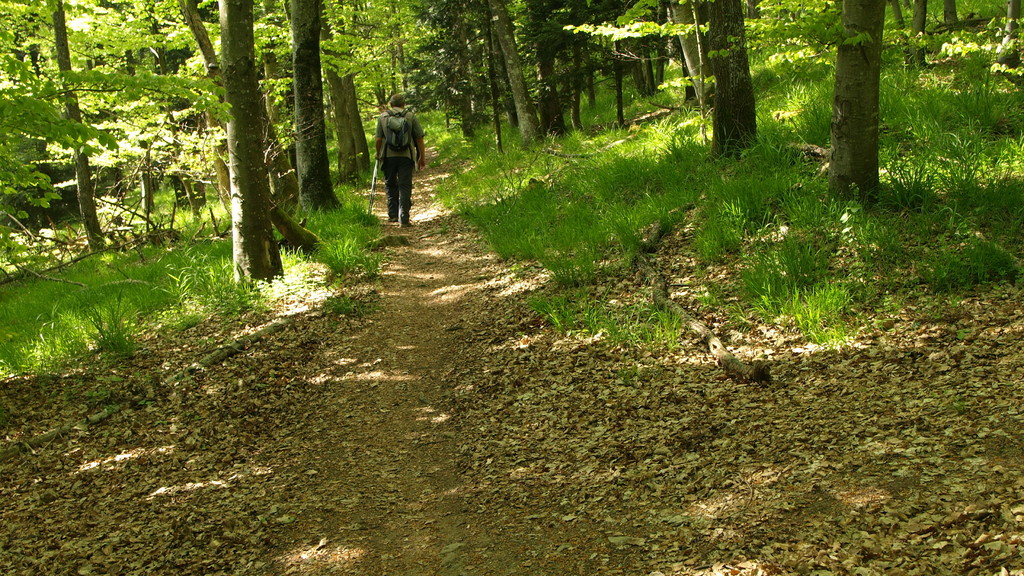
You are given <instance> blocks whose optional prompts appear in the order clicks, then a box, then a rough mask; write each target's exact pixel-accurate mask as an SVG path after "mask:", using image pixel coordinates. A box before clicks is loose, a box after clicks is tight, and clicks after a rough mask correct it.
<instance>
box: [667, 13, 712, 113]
mask: <svg viewBox="0 0 1024 576" xmlns="http://www.w3.org/2000/svg"><path fill="white" fill-rule="evenodd" d="M694 8H695V4H694V1H693V0H684V1H679V2H677V1H675V0H673V1H672V2H670V3H669V16H670V18H671V19H672V22H673V23H675V24H686V25H690V26H694V25H696V23H697V19H696V17H695V11H694ZM679 41H680V43H681V44H682V47H683V60H684V61H685V62H686V70H687V73H688V74H689V75H690V81H691V82H692V83H693V89H694V92H695V93H696V95H697V102H698V103H699V104H700V107H701V110H706V109H707V107H708V104H709V99H710V96H711V94H710V89H709V87H708V85H707V83H706V82H705V80H704V79H705V78H707V77H708V76H710V75H711V69H710V67H709V66H708V60H707V50H706V48H705V46H707V44H705V42H704V38H703V35H702V34H700V32H698V31H697V30H694V31H692V32H690V33H688V34H683V35H682V36H680V37H679Z"/></svg>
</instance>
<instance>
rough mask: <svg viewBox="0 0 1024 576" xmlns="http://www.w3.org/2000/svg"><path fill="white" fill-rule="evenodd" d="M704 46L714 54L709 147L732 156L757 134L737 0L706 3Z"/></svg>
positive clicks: (714, 152) (751, 83)
mask: <svg viewBox="0 0 1024 576" xmlns="http://www.w3.org/2000/svg"><path fill="white" fill-rule="evenodd" d="M708 19H709V20H710V22H709V24H710V31H709V34H708V48H709V50H710V51H711V53H713V54H715V56H714V57H712V58H711V69H712V70H713V71H714V73H715V107H714V108H715V110H714V112H715V113H714V118H713V137H712V140H711V151H712V154H714V155H716V156H733V155H735V154H738V153H739V152H740V150H743V149H744V148H747V147H748V146H750V144H751V143H753V141H754V139H755V138H756V137H757V110H756V108H755V101H754V84H753V82H752V81H751V78H750V62H749V60H748V59H747V46H746V40H745V38H744V31H743V4H742V3H741V0H715V1H714V2H711V3H710V4H709V5H708Z"/></svg>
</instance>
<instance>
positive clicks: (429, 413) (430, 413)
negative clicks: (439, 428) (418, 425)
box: [416, 406, 452, 424]
mask: <svg viewBox="0 0 1024 576" xmlns="http://www.w3.org/2000/svg"><path fill="white" fill-rule="evenodd" d="M416 411H417V412H421V413H422V414H423V415H422V416H418V417H417V418H416V420H417V421H419V422H423V421H428V422H430V423H432V424H442V423H444V422H447V421H448V419H449V418H451V417H452V416H451V414H445V413H444V412H438V411H437V410H436V409H434V408H431V407H430V406H426V407H424V408H419V409H417V410H416Z"/></svg>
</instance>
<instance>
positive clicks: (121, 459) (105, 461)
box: [75, 445, 174, 474]
mask: <svg viewBox="0 0 1024 576" xmlns="http://www.w3.org/2000/svg"><path fill="white" fill-rule="evenodd" d="M171 452H174V445H170V446H160V447H159V448H136V449H135V450H128V451H127V452H122V453H120V454H117V455H115V456H109V457H107V458H100V459H97V460H93V461H91V462H86V463H84V464H82V465H81V466H79V467H78V470H76V471H75V474H81V473H82V472H86V471H88V470H95V469H97V468H100V467H103V468H104V469H107V470H110V469H120V468H121V467H122V466H116V467H115V466H110V465H111V464H123V463H125V462H127V461H128V460H132V459H135V458H140V457H142V456H152V455H154V454H170V453H171Z"/></svg>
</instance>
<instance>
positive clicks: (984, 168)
mask: <svg viewBox="0 0 1024 576" xmlns="http://www.w3.org/2000/svg"><path fill="white" fill-rule="evenodd" d="M984 58H985V56H984V55H983V54H980V53H979V54H970V55H967V56H964V57H962V58H959V59H956V60H951V61H950V62H939V63H937V64H936V65H935V66H933V67H932V68H929V69H927V70H920V69H915V68H907V67H905V66H903V64H902V62H903V55H902V49H901V48H900V47H899V46H894V47H893V48H892V49H890V50H889V51H887V54H886V62H887V65H886V68H885V69H884V71H883V79H882V94H881V107H882V113H881V120H882V125H881V149H880V161H881V166H882V168H883V172H882V174H881V180H882V188H881V190H879V192H878V195H877V199H876V200H875V201H874V202H873V203H872V204H870V205H863V204H860V203H858V202H850V201H848V200H845V199H840V198H835V197H833V196H832V195H831V194H830V193H829V191H828V187H827V177H825V176H824V175H822V173H821V171H820V168H821V164H820V163H818V162H817V161H814V160H809V159H807V158H805V157H804V156H803V155H802V154H801V153H800V152H799V151H797V150H796V149H794V147H793V146H792V145H793V144H797V143H812V144H817V145H821V146H826V147H827V146H828V145H829V139H830V127H831V115H832V102H831V98H832V76H833V70H832V67H831V66H832V65H831V63H830V62H828V61H827V60H826V59H820V58H807V59H804V60H799V59H797V60H785V59H768V58H761V57H759V56H758V55H757V54H756V53H755V54H753V55H752V62H753V65H754V78H755V82H756V85H755V90H756V91H757V93H758V98H759V100H758V106H759V110H758V120H759V125H758V132H759V138H758V141H757V142H756V143H755V145H754V146H752V147H751V148H750V149H749V150H747V151H746V152H745V153H744V154H743V156H742V158H741V159H740V160H739V161H729V162H723V161H715V160H712V159H710V158H709V156H708V142H707V141H706V133H705V132H704V131H702V128H703V129H706V128H707V124H706V120H704V119H701V118H700V117H699V115H698V114H697V113H696V112H695V111H681V112H679V113H677V114H676V115H673V116H671V117H669V118H667V119H663V120H661V121H658V122H656V123H652V124H645V125H643V126H640V127H638V128H637V127H634V128H633V129H631V130H630V131H612V132H608V131H603V132H595V133H593V134H592V135H590V134H587V133H575V134H573V135H571V136H569V137H566V138H563V139H559V140H554V141H549V142H546V143H545V144H544V147H545V148H546V149H548V150H552V149H554V150H558V151H559V152H561V153H562V156H554V155H552V154H549V153H547V152H541V151H540V150H539V149H529V150H526V149H522V148H519V147H517V146H511V147H509V148H508V149H507V151H506V154H504V155H499V154H496V153H495V152H494V151H493V150H492V149H490V150H489V152H487V153H486V154H484V155H483V157H482V158H480V159H479V160H478V161H476V162H475V164H472V165H467V166H466V167H465V169H464V170H462V171H461V173H460V175H459V176H458V177H456V178H453V179H451V180H450V181H449V182H448V183H447V185H446V190H445V194H444V196H445V199H446V202H447V203H448V204H449V205H451V206H455V207H457V208H458V209H459V210H461V211H462V212H463V213H464V214H465V215H466V216H467V217H468V218H469V220H470V221H471V222H473V223H474V224H475V225H476V226H478V227H479V228H480V230H481V231H482V232H483V234H484V236H485V237H486V239H487V241H488V242H489V244H490V245H491V247H492V248H493V249H494V250H495V251H496V252H497V253H498V255H499V256H501V257H502V258H506V259H510V260H522V261H532V262H536V263H539V264H540V265H542V266H544V267H545V268H547V269H548V271H549V272H550V277H551V279H552V281H553V283H554V284H555V285H556V286H561V287H562V288H561V289H562V290H564V291H565V292H564V293H565V294H568V295H570V296H567V297H566V298H564V299H560V298H558V297H552V296H548V297H546V298H545V299H543V300H542V301H539V302H535V303H534V307H535V309H536V310H537V311H538V313H540V314H542V315H543V316H544V317H545V318H547V320H548V322H549V323H550V324H551V325H552V327H553V328H555V329H557V330H559V331H562V332H567V333H574V332H579V331H583V332H589V333H596V332H603V333H605V334H613V333H614V334H619V335H620V336H621V338H623V339H624V340H626V341H639V340H641V339H642V338H639V337H638V336H637V334H639V333H641V332H643V331H644V330H647V328H641V327H642V326H647V327H649V326H650V321H651V316H650V315H649V314H648V315H647V316H644V315H642V314H635V313H634V314H625V313H623V311H621V310H608V309H605V307H602V306H600V305H597V304H585V303H584V302H583V301H582V299H581V297H579V296H577V295H576V294H578V293H577V292H576V290H577V289H579V288H585V287H587V286H588V285H590V284H593V283H597V282H600V281H601V279H602V278H603V277H604V276H605V275H607V274H615V273H621V270H622V269H623V268H622V264H623V263H628V262H629V261H631V258H632V255H633V254H635V253H636V252H637V251H638V250H639V249H640V248H641V246H640V243H641V238H642V236H641V233H642V231H643V230H644V228H645V226H647V225H648V224H650V223H651V222H654V221H656V220H662V221H665V222H668V223H686V224H688V225H689V226H691V227H692V234H690V235H689V237H688V242H687V245H686V247H685V248H684V250H686V251H687V254H686V255H689V254H691V253H692V255H694V256H696V257H697V258H698V260H697V265H696V268H695V271H696V272H697V273H698V274H699V272H700V270H701V268H702V267H703V266H716V265H723V264H725V265H726V268H728V273H729V276H728V277H727V278H725V279H724V280H723V279H721V278H717V279H716V280H715V282H724V284H723V285H721V286H718V287H715V288H714V289H711V288H707V287H706V288H707V290H702V292H704V293H706V294H709V295H713V297H712V296H709V297H708V298H710V300H714V302H711V301H710V300H709V304H708V305H712V306H727V307H730V308H731V315H732V317H733V318H734V319H735V320H734V322H735V324H736V326H738V327H740V328H743V327H745V326H747V325H748V324H749V322H750V319H751V318H753V317H754V316H759V317H760V318H761V319H762V321H767V322H780V323H782V324H786V325H789V326H792V327H794V328H796V329H798V330H799V331H800V332H801V333H803V334H804V336H805V337H806V338H807V339H808V340H809V341H812V342H816V343H819V344H827V345H839V344H841V343H842V342H844V341H846V340H848V339H849V338H850V337H851V335H852V334H854V333H855V332H856V330H857V326H856V323H857V322H859V321H860V320H859V319H860V318H863V317H865V316H867V315H870V313H871V311H872V310H873V309H875V308H876V307H877V306H878V304H879V299H882V298H885V297H886V296H885V294H886V293H887V292H891V291H900V290H911V291H915V292H917V291H919V290H920V285H921V284H923V285H924V286H925V287H927V288H928V289H930V290H932V291H934V292H937V293H938V292H950V291H952V292H957V291H964V290H970V289H972V288H973V287H975V286H978V285H982V284H986V283H993V282H995V283H998V282H1004V283H1006V282H1016V281H1018V280H1019V277H1020V269H1019V266H1018V264H1017V262H1019V261H1020V258H1021V255H1022V253H1024V239H1022V232H1021V231H1022V230H1024V160H1022V158H1024V113H1021V112H1020V110H1024V94H1022V93H1021V92H1020V91H1018V90H1017V89H1016V88H1015V87H1013V86H1011V85H1009V83H1007V82H1005V81H1004V80H1001V79H999V78H995V77H992V76H991V74H990V73H989V71H988V69H987V64H985V61H984ZM661 100H666V98H665V97H664V96H662V97H661ZM668 100H671V98H668ZM634 109H638V108H636V107H634ZM619 141H622V142H621V143H618V144H616V145H614V146H610V147H609V144H611V143H613V142H619ZM487 144H488V137H486V136H484V137H482V139H480V140H478V141H477V142H476V143H474V144H464V145H463V149H464V150H465V149H470V148H472V149H473V150H475V151H478V152H479V151H480V150H481V149H483V150H488V147H487ZM595 151H600V152H597V153H595ZM737 264H738V265H737ZM612 312H615V314H613V313H612ZM751 313H754V316H752V315H751ZM601 318H613V320H610V321H605V320H599V319H601Z"/></svg>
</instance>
